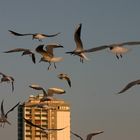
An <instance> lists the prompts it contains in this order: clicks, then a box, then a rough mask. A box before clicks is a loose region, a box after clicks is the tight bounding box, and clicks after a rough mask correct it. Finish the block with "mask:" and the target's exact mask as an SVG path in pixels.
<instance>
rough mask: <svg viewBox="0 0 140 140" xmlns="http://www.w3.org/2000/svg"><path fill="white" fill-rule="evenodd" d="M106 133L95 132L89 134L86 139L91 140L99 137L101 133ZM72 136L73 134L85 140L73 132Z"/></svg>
mask: <svg viewBox="0 0 140 140" xmlns="http://www.w3.org/2000/svg"><path fill="white" fill-rule="evenodd" d="M103 132H104V131H98V132H93V133H89V134H88V135H87V137H86V140H91V139H92V137H94V136H96V135H99V134H101V133H103ZM71 134H73V135H74V136H76V137H78V138H80V139H81V140H84V139H83V138H82V137H81V136H80V135H78V134H76V133H74V132H73V131H71Z"/></svg>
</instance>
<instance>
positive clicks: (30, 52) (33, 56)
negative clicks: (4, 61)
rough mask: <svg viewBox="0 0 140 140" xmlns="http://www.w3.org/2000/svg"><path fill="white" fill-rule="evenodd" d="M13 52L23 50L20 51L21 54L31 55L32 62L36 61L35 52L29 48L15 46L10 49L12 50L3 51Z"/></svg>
mask: <svg viewBox="0 0 140 140" xmlns="http://www.w3.org/2000/svg"><path fill="white" fill-rule="evenodd" d="M13 52H23V53H22V56H23V55H29V56H31V57H32V61H33V63H36V60H35V54H34V53H33V52H32V51H31V50H29V49H25V48H16V49H12V50H9V51H5V52H4V53H13Z"/></svg>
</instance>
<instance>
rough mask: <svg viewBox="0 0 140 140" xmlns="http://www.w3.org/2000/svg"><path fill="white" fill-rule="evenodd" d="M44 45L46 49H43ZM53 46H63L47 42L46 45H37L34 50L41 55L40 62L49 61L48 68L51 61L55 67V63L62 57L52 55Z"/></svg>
mask: <svg viewBox="0 0 140 140" xmlns="http://www.w3.org/2000/svg"><path fill="white" fill-rule="evenodd" d="M44 46H45V49H46V50H45V49H44ZM54 48H63V46H62V45H60V44H48V45H44V44H43V45H39V46H38V47H37V48H36V52H38V53H40V54H41V55H42V56H43V57H41V59H40V62H41V61H44V62H48V63H49V66H48V70H49V69H50V66H51V63H54V67H55V68H56V65H55V63H56V62H60V61H62V60H63V58H62V57H55V56H54V53H53V49H54Z"/></svg>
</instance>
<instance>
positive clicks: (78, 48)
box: [66, 24, 88, 63]
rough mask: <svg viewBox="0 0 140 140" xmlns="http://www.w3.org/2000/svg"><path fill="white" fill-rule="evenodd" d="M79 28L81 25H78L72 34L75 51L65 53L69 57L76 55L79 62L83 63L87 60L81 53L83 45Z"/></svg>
mask: <svg viewBox="0 0 140 140" xmlns="http://www.w3.org/2000/svg"><path fill="white" fill-rule="evenodd" d="M81 28H82V24H79V25H78V27H77V28H76V30H75V33H74V40H75V43H76V49H75V50H73V51H70V52H66V53H68V54H71V55H78V56H79V57H80V62H82V63H83V61H84V59H86V60H88V58H87V57H86V55H85V54H84V53H83V52H82V50H83V43H82V41H81Z"/></svg>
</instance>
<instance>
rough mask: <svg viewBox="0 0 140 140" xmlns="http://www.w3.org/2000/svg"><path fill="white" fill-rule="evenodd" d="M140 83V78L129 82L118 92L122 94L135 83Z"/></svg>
mask: <svg viewBox="0 0 140 140" xmlns="http://www.w3.org/2000/svg"><path fill="white" fill-rule="evenodd" d="M139 84H140V79H139V80H135V81H132V82H130V83H128V84H127V85H126V86H125V87H124V88H123V89H122V90H121V91H120V92H118V94H121V93H123V92H125V91H126V90H128V89H130V88H131V87H133V86H135V85H139Z"/></svg>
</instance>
